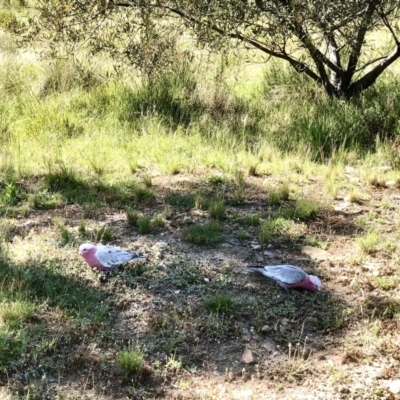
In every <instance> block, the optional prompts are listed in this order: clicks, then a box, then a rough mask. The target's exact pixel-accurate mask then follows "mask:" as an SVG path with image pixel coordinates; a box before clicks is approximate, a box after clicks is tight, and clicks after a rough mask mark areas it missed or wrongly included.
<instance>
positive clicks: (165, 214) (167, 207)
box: [162, 204, 172, 219]
mask: <svg viewBox="0 0 400 400" xmlns="http://www.w3.org/2000/svg"><path fill="white" fill-rule="evenodd" d="M162 216H163V218H164V219H170V218H171V216H172V207H171V206H170V205H169V204H164V207H163V210H162Z"/></svg>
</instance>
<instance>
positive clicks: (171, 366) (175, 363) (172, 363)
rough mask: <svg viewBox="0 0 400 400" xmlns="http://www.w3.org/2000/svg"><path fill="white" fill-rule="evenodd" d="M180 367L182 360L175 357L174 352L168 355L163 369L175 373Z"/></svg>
mask: <svg viewBox="0 0 400 400" xmlns="http://www.w3.org/2000/svg"><path fill="white" fill-rule="evenodd" d="M181 369H182V362H181V361H179V360H177V359H176V356H175V354H173V355H171V356H170V357H168V360H167V362H166V364H165V370H166V371H167V372H169V373H177V372H179V371H180V370H181Z"/></svg>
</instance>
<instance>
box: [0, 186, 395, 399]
mask: <svg viewBox="0 0 400 400" xmlns="http://www.w3.org/2000/svg"><path fill="white" fill-rule="evenodd" d="M222 184H225V183H222ZM226 185H227V186H226V188H224V189H221V185H220V184H218V185H215V184H214V183H213V184H211V185H210V184H207V183H206V184H204V183H201V184H199V186H196V185H194V184H190V185H189V186H187V187H183V188H182V190H181V189H179V188H174V189H173V190H170V189H167V190H164V191H163V192H161V191H160V192H158V191H157V187H153V188H152V190H154V192H155V193H156V195H157V196H159V197H162V199H163V201H162V202H158V203H157V204H156V203H155V202H154V203H152V206H153V210H152V211H153V212H154V214H158V213H159V212H160V211H161V210H162V208H163V207H164V204H168V205H170V207H171V208H172V213H173V216H179V215H182V214H183V213H187V214H188V215H192V213H191V210H192V209H193V206H194V204H195V195H196V190H197V189H202V190H206V191H207V193H206V194H207V195H206V196H205V197H206V198H207V199H212V198H213V196H214V195H215V194H218V195H219V194H220V193H228V194H227V195H226V198H227V200H228V201H227V203H228V206H227V217H226V218H225V219H222V220H221V221H219V223H220V224H221V226H223V228H224V230H225V234H226V235H227V236H233V237H235V235H237V234H238V231H239V229H241V230H246V231H248V236H247V239H246V240H245V242H246V243H244V242H243V240H242V239H240V240H238V241H239V242H240V245H239V246H238V247H235V246H231V245H229V244H228V245H227V243H221V244H218V245H216V246H214V247H203V248H200V247H196V246H194V245H190V244H183V243H182V242H180V241H179V240H178V241H177V242H176V243H175V244H170V250H169V256H168V257H167V258H166V260H162V261H161V259H158V260H155V259H153V262H149V263H148V264H147V265H145V266H144V267H143V268H142V267H141V268H135V267H131V266H121V267H120V268H118V269H116V270H115V271H114V272H113V274H112V276H111V277H110V278H109V280H108V282H106V283H105V284H103V285H96V286H95V285H94V284H93V280H90V279H83V278H82V276H81V275H80V274H79V272H77V271H78V270H77V271H75V270H73V271H70V272H68V271H65V269H64V268H63V267H61V266H60V265H59V263H58V262H57V261H51V262H50V261H44V262H41V263H38V264H35V263H28V264H26V265H12V264H10V263H7V262H4V263H2V265H1V270H0V278H1V279H0V281H1V282H2V292H3V295H4V296H5V298H6V299H7V301H13V300H14V299H17V298H18V296H22V298H23V299H25V300H27V301H32V302H33V303H35V304H36V305H37V312H36V313H35V315H33V316H30V317H29V318H28V319H27V320H26V321H24V323H23V325H22V326H23V327H22V328H16V329H19V330H20V332H24V333H23V334H24V335H26V336H25V339H23V338H22V336H21V335H19V339H18V340H17V341H16V342H18V346H17V347H12V348H11V349H12V351H8V353H7V357H6V358H5V357H4V356H3V359H2V356H1V355H0V360H2V367H3V368H5V371H6V373H4V374H3V375H2V381H3V383H5V382H9V381H10V377H13V378H12V379H15V380H16V381H19V382H21V383H22V384H23V385H25V386H26V385H27V384H29V383H30V382H34V381H35V380H36V379H38V377H40V376H41V375H42V374H43V373H46V374H48V375H49V376H55V375H57V374H59V373H60V371H62V375H63V379H64V382H66V381H69V382H72V381H73V382H75V383H76V385H77V386H81V388H82V387H84V388H85V389H90V390H94V391H95V392H96V393H98V394H99V395H100V394H102V395H103V394H107V393H108V394H110V395H113V394H114V395H115V393H116V392H117V391H118V393H121V398H122V397H123V396H124V395H128V394H129V395H131V396H133V397H132V398H144V397H145V392H146V391H148V392H151V393H152V394H153V395H154V393H155V391H156V389H155V387H156V386H159V385H158V384H157V385H156V384H155V382H160V381H163V382H165V379H166V376H169V377H170V376H175V375H176V374H179V372H180V371H182V370H188V371H198V372H201V373H208V372H215V371H218V372H219V373H220V374H223V373H224V372H225V371H226V370H227V369H230V370H233V371H234V372H235V373H239V372H240V371H241V370H242V369H243V367H244V366H245V367H246V368H247V369H248V370H249V371H250V372H251V371H253V372H254V371H255V369H256V367H255V365H257V366H258V367H257V368H258V369H259V370H260V371H261V373H268V368H269V366H270V365H272V364H273V363H274V362H275V364H274V368H276V366H277V365H279V363H282V362H284V361H286V360H287V355H288V346H289V343H290V344H291V345H293V346H295V348H297V349H300V348H301V353H300V352H298V353H297V354H296V355H295V357H297V358H298V359H299V360H304V359H307V357H308V356H309V355H310V354H315V353H318V352H323V351H324V350H325V349H326V346H327V342H329V341H330V343H333V345H335V344H336V343H337V340H339V339H338V338H339V337H340V336H341V335H342V334H344V333H345V332H346V330H347V329H349V327H350V321H351V320H350V317H349V316H348V314H346V312H345V311H346V310H347V309H348V308H349V306H350V305H349V304H347V303H346V301H345V299H344V298H343V297H342V296H341V295H340V294H337V293H335V292H328V291H326V290H324V291H322V292H319V293H310V292H304V291H299V290H292V291H290V293H289V294H287V293H286V292H285V291H283V290H282V289H281V288H280V287H278V286H277V285H275V284H274V283H273V282H270V281H268V280H264V279H261V278H257V277H254V276H253V275H251V274H245V273H243V271H241V270H238V268H234V267H233V266H232V265H230V263H229V262H225V261H224V262H222V261H221V259H220V258H218V257H219V256H220V255H221V254H223V255H224V257H225V260H231V261H232V264H237V263H238V259H239V248H240V257H242V256H243V254H246V253H249V254H250V256H251V257H253V258H256V257H258V258H260V257H259V256H258V255H257V253H256V252H254V251H253V252H252V250H251V247H250V246H249V243H250V241H251V240H253V239H254V238H257V236H258V230H259V226H258V225H256V224H254V225H251V224H250V225H248V224H247V225H246V224H242V223H241V221H242V220H243V217H246V216H249V215H253V214H257V215H260V216H261V217H262V218H263V219H265V218H273V217H274V216H277V215H279V216H282V215H283V216H285V215H286V216H287V219H288V220H291V221H296V220H297V219H296V218H297V216H296V212H295V211H296V207H297V205H296V202H295V201H292V200H282V201H280V202H279V203H277V204H275V203H274V204H271V201H270V200H269V199H268V196H267V195H265V196H263V195H259V196H257V197H255V198H253V199H251V200H250V201H246V202H245V201H238V202H237V203H234V202H233V201H232V200H234V196H233V195H232V193H233V191H232V190H227V188H228V187H231V188H233V189H235V187H234V185H233V184H232V183H229V182H228V183H226ZM229 185H231V186H229ZM54 188H55V187H54ZM70 190H71V186H69V185H67V186H66V187H64V188H59V189H58V191H59V192H60V193H62V194H63V195H64V196H66V197H67V198H70V200H71V201H73V202H75V203H78V204H87V203H89V204H90V203H91V202H96V203H97V204H98V202H99V201H100V202H103V200H104V204H107V205H110V204H112V205H113V206H114V207H117V208H118V207H123V206H125V205H126V204H129V203H130V202H132V203H133V202H135V204H137V203H138V202H139V204H143V203H145V202H146V201H147V200H149V198H147V197H146V194H144V195H143V196H144V197H143V198H142V199H140V198H138V192H136V191H135V188H134V186H132V187H130V186H124V185H120V186H117V187H111V186H102V185H101V184H90V183H83V182H80V183H79V184H76V182H75V186H74V189H73V190H75V192H74V193H73V194H69V193H70V192H69V191H70ZM246 190H248V191H250V192H251V193H253V192H257V191H258V190H259V187H258V186H256V185H254V186H253V187H250V186H249V185H248V186H247V187H246ZM102 196H104V198H103V197H102ZM141 201H143V203H141ZM282 210H286V211H287V210H289V211H288V212H286V214H285V213H282ZM192 217H193V215H192ZM196 218H197V219H196V220H195V219H194V218H193V222H194V223H198V222H200V221H201V217H199V216H197V217H196ZM303 222H304V224H306V226H307V227H308V229H309V230H310V232H315V234H316V235H321V237H322V239H323V237H325V236H328V235H332V233H334V234H341V235H349V236H354V235H355V234H356V233H358V232H359V231H360V227H359V225H358V224H357V223H356V219H355V217H354V218H351V217H350V218H346V220H343V218H342V217H341V216H340V215H338V214H337V213H336V212H335V211H331V210H324V209H319V210H318V211H317V212H316V213H314V214H313V215H312V216H310V217H308V218H305V219H304V220H303ZM177 227H178V228H179V229H181V227H180V226H179V224H178V225H177ZM169 234H170V233H168V234H167V235H166V236H157V235H156V234H155V235H153V236H149V237H148V241H149V242H150V243H155V242H157V241H159V240H167V239H166V238H168V235H169ZM305 243H307V242H306V241H305V239H304V237H301V236H293V235H289V234H287V233H285V232H279V231H278V232H277V233H276V235H275V236H274V237H272V238H271V240H270V242H269V243H268V244H269V245H270V247H269V248H268V249H269V251H275V250H277V249H279V253H280V255H279V259H280V260H282V261H285V256H286V255H288V254H290V256H291V263H294V264H296V265H299V266H302V267H303V268H305V269H306V270H307V271H308V272H310V273H311V272H315V274H316V275H318V270H317V265H316V264H315V263H313V262H311V260H308V259H306V258H305V256H304V255H303V254H301V251H300V247H301V245H302V244H305ZM223 245H225V246H223ZM193 249H194V250H195V251H194V252H193V251H192V250H193ZM217 252H218V254H217V256H216V261H215V262H210V259H211V257H204V258H202V254H206V253H208V254H213V253H217ZM259 254H261V255H262V252H260V253H259ZM261 258H262V256H261ZM241 259H242V260H243V258H241ZM297 259H298V261H297V262H296V260H297ZM241 263H242V264H243V262H241ZM252 263H253V260H252ZM259 263H260V264H261V265H262V264H266V263H267V258H266V257H264V258H263V260H262V261H260V262H259ZM243 270H244V265H243ZM75 272H76V273H75ZM93 279H98V278H97V277H96V278H93ZM370 304H371V307H372V308H373V307H375V308H373V309H376V310H377V311H376V312H377V313H378V314H379V315H380V316H381V317H382V318H391V316H393V315H394V314H396V313H398V312H399V308H400V306H399V304H398V302H394V301H392V302H391V303H390V304H389V305H387V306H385V305H382V304H381V302H379V304H378V303H377V302H375V301H373V300H371V303H370ZM388 310H389V311H388ZM17 332H18V330H16V331H15V332H14V333H12V334H11V335H9V334H7V335H8V336H7V335H6V334H4V335H3V339H4V337H5V338H6V339H4V340H3V339H2V338H1V337H0V346H1V345H3V349H5V348H7V346H10V343H12V340H15V338H14V336H15V335H16V334H17ZM13 335H14V336H13ZM2 340H3V342H2ZM137 346H138V347H140V348H141V349H145V350H144V351H145V362H146V365H147V366H148V367H149V368H148V369H146V371H147V373H146V374H144V375H143V376H142V377H138V376H134V377H133V378H132V379H133V381H134V384H133V386H134V391H135V390H136V392H135V393H136V394H135V395H133V394H132V390H133V389H132V385H131V381H132V380H129V379H128V380H126V379H125V378H124V376H123V373H122V371H121V370H120V369H119V368H118V367H117V366H116V365H115V362H116V361H115V360H116V354H118V352H120V351H124V350H127V349H128V350H129V349H132V348H136V347H137ZM278 346H279V347H278ZM296 346H297V347H296ZM8 348H10V347H8ZM245 348H250V349H251V350H252V353H253V355H254V357H255V362H254V363H251V365H244V364H243V363H241V355H242V352H243V350H244V349H245ZM298 351H300V350H298ZM0 354H1V353H0ZM3 354H5V353H3ZM292 357H293V354H292ZM271 363H272V364H271ZM155 366H157V370H156V369H155ZM168 379H170V378H168ZM299 379H302V377H301V378H299ZM150 381H151V383H149V382H150ZM104 382H107V384H106V385H105V386H106V389H104ZM121 382H122V386H121ZM142 389H143V392H142ZM38 390H39V389H38ZM157 390H158V389H157ZM160 390H162V389H160ZM22 394H25V395H26V394H27V392H26V390H22V391H21V395H22ZM42 394H43V393H42ZM158 394H160V393H158ZM135 396H136V397H135Z"/></svg>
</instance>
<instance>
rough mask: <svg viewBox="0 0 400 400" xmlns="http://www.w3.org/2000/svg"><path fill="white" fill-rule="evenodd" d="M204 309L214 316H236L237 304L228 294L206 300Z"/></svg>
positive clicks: (217, 295)
mask: <svg viewBox="0 0 400 400" xmlns="http://www.w3.org/2000/svg"><path fill="white" fill-rule="evenodd" d="M204 308H205V310H206V311H208V312H209V313H212V314H221V313H224V314H234V312H235V308H236V304H235V302H234V301H233V299H232V297H231V296H229V295H227V294H216V295H214V296H211V297H209V298H208V299H206V300H204Z"/></svg>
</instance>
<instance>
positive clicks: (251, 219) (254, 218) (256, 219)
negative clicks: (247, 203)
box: [240, 214, 261, 226]
mask: <svg viewBox="0 0 400 400" xmlns="http://www.w3.org/2000/svg"><path fill="white" fill-rule="evenodd" d="M240 222H241V223H242V224H243V225H248V226H260V223H261V217H260V214H252V215H248V216H246V217H245V218H243V219H242V220H241V221H240Z"/></svg>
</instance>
